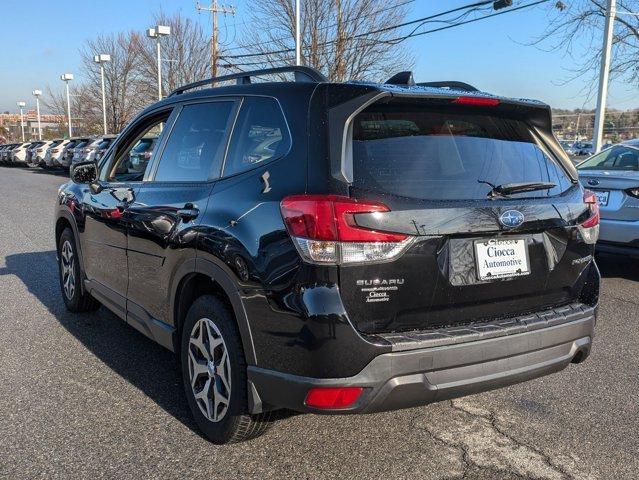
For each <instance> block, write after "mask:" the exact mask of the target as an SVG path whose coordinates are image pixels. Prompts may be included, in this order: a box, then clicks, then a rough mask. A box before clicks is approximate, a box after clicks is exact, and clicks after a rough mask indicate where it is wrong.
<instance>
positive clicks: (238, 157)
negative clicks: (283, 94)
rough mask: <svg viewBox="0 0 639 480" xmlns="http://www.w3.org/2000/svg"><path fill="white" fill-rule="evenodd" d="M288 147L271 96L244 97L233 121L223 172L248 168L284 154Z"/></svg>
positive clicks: (284, 128)
mask: <svg viewBox="0 0 639 480" xmlns="http://www.w3.org/2000/svg"><path fill="white" fill-rule="evenodd" d="M290 146H291V139H290V136H289V133H288V128H287V125H286V120H285V119H284V115H283V114H282V110H281V108H280V106H279V104H278V103H277V101H276V100H275V99H273V98H267V97H247V98H245V99H244V101H243V102H242V109H241V110H240V114H239V116H238V118H237V121H236V123H235V128H234V130H233V137H232V138H231V144H230V147H229V153H228V156H227V159H226V164H225V165H224V175H233V174H236V173H240V172H243V171H245V170H250V169H251V168H253V167H256V166H257V165H259V164H261V163H264V162H266V161H269V160H273V159H275V158H279V157H281V156H282V155H285V154H286V153H287V152H288V150H289V148H290Z"/></svg>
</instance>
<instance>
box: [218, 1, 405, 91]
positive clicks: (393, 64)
mask: <svg viewBox="0 0 639 480" xmlns="http://www.w3.org/2000/svg"><path fill="white" fill-rule="evenodd" d="M405 3H406V2H400V1H399V0H302V22H301V23H302V32H301V33H302V34H301V37H302V58H303V64H304V65H308V66H311V67H314V68H317V69H319V70H321V71H322V72H323V73H324V74H326V75H327V77H328V78H329V79H330V80H332V81H344V80H356V79H360V80H361V79H374V80H381V79H385V77H387V76H388V75H390V74H392V73H396V72H397V71H399V70H406V69H409V68H410V67H411V66H412V64H413V60H412V57H411V56H410V55H409V54H408V53H407V52H406V51H405V50H404V49H403V48H402V47H401V46H399V45H397V44H395V43H393V42H390V40H391V39H392V38H393V37H394V36H395V35H396V34H397V32H396V31H393V30H391V29H390V27H393V26H395V25H397V24H399V23H402V21H403V20H404V18H405V16H406V13H407V11H406V9H405V7H404V6H403V5H404V4H405ZM249 9H250V12H251V13H250V14H249V17H250V21H249V26H248V28H247V29H246V31H245V33H244V35H243V38H244V39H243V40H242V41H240V43H239V45H240V47H241V48H240V49H238V50H236V51H233V52H231V51H229V50H227V52H223V53H222V56H221V57H222V59H223V64H222V66H223V67H225V68H229V69H232V70H247V69H248V70H250V69H252V68H255V67H264V66H281V65H286V64H289V65H290V64H291V63H293V62H294V59H295V54H294V51H295V44H294V38H295V12H294V6H293V2H291V1H289V0H252V1H251V2H250V3H249ZM257 25H259V28H256V26H257ZM253 54H259V55H253Z"/></svg>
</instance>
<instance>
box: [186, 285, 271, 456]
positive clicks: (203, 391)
mask: <svg viewBox="0 0 639 480" xmlns="http://www.w3.org/2000/svg"><path fill="white" fill-rule="evenodd" d="M180 346H181V348H180V363H181V368H182V378H183V381H184V391H185V393H186V398H187V400H188V403H189V407H190V408H191V413H192V414H193V417H194V418H195V421H196V423H197V425H198V427H199V428H200V430H201V431H202V432H203V433H204V435H205V436H206V437H207V438H208V439H209V440H211V441H212V442H214V443H218V444H222V443H234V442H241V441H243V440H248V439H250V438H254V437H257V436H259V435H261V434H262V433H263V432H264V431H265V430H266V429H267V428H268V419H269V417H270V413H262V414H258V415H251V414H249V413H248V400H247V389H246V360H245V358H244V351H243V349H242V343H241V339H240V336H239V333H238V331H237V327H236V324H235V320H234V318H233V316H232V315H231V313H230V312H229V310H228V309H227V308H226V306H225V305H224V303H222V302H221V301H220V300H219V299H218V298H217V297H215V296H213V295H204V296H202V297H200V298H198V299H197V300H196V301H195V302H194V303H193V305H191V308H190V309H189V311H188V313H187V315H186V319H185V321H184V326H183V328H182V338H181V344H180Z"/></svg>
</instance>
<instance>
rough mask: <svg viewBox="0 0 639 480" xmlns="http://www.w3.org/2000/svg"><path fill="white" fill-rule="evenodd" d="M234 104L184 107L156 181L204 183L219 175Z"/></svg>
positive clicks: (170, 138) (167, 144) (166, 149)
mask: <svg viewBox="0 0 639 480" xmlns="http://www.w3.org/2000/svg"><path fill="white" fill-rule="evenodd" d="M232 109H233V102H208V103H198V104H195V105H186V106H185V107H184V108H183V109H182V111H181V112H180V116H179V117H178V118H177V120H176V122H175V125H174V126H173V129H172V130H171V134H170V135H169V139H168V140H167V142H166V147H165V148H164V152H163V153H162V158H161V159H160V165H159V166H158V170H157V173H156V174H155V181H158V182H203V181H206V180H208V179H209V178H217V177H218V176H219V174H220V168H221V165H222V158H223V157H224V147H225V145H226V142H225V140H226V127H227V123H228V119H229V116H230V114H231V110H232Z"/></svg>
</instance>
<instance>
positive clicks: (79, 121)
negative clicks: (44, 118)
mask: <svg viewBox="0 0 639 480" xmlns="http://www.w3.org/2000/svg"><path fill="white" fill-rule="evenodd" d="M69 98H70V100H71V125H72V127H73V134H74V135H90V134H92V133H95V132H96V130H95V126H94V125H93V123H94V117H95V115H94V114H93V113H92V112H91V111H90V107H89V106H88V105H87V103H86V98H87V87H86V85H85V84H83V83H78V84H73V83H72V84H71V94H70V97H69ZM41 101H42V103H43V106H44V107H45V108H46V109H47V110H48V111H49V113H51V114H54V115H60V116H61V117H62V118H64V120H63V122H62V123H61V124H60V125H59V126H58V130H59V131H60V132H65V133H66V132H67V128H68V123H67V121H68V120H67V96H66V91H65V89H64V88H60V89H59V90H54V89H52V88H51V86H50V85H47V87H46V95H43V96H42V100H41Z"/></svg>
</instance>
